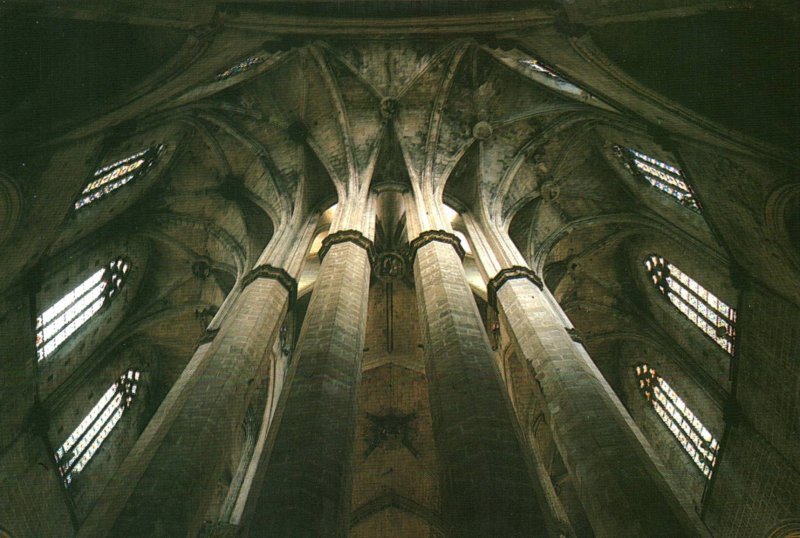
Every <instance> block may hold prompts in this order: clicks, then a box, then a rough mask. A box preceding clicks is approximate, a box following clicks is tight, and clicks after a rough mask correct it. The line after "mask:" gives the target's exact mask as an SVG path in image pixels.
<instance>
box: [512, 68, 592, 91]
mask: <svg viewBox="0 0 800 538" xmlns="http://www.w3.org/2000/svg"><path fill="white" fill-rule="evenodd" d="M517 62H518V63H519V65H521V66H523V67H525V68H526V69H528V70H529V72H530V73H531V74H532V75H534V78H536V77H537V76H538V77H540V79H543V80H545V81H549V82H550V83H549V84H548V85H550V86H552V87H554V88H556V89H558V90H561V91H564V92H566V93H570V94H573V95H575V96H578V97H581V98H584V99H594V96H593V95H591V94H590V93H589V92H587V91H586V90H584V89H583V88H580V87H578V86H576V85H575V84H573V83H571V82H569V81H567V80H565V79H564V77H562V76H561V75H559V74H558V72H557V71H556V70H555V69H553V68H552V67H550V66H549V65H547V64H546V63H544V62H542V61H541V60H536V59H534V58H520V59H518V60H517Z"/></svg>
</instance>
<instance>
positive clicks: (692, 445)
mask: <svg viewBox="0 0 800 538" xmlns="http://www.w3.org/2000/svg"><path fill="white" fill-rule="evenodd" d="M635 371H636V378H637V380H638V381H639V390H641V392H642V394H643V395H644V397H645V398H646V399H647V401H648V402H650V404H651V405H652V406H653V409H655V411H656V413H657V414H658V416H659V418H660V419H661V420H662V422H664V424H666V426H667V428H668V429H669V431H670V432H671V433H672V435H673V436H674V437H675V439H677V440H678V442H679V443H680V444H681V446H682V447H683V449H684V451H686V453H687V454H688V455H689V457H691V458H692V461H693V462H694V464H695V465H697V467H698V468H699V469H700V471H701V472H702V473H703V475H704V476H705V477H706V478H709V479H710V478H711V475H712V474H713V472H714V464H715V463H716V461H717V453H718V452H719V442H718V441H717V439H716V438H715V437H714V436H713V435H712V434H711V432H710V431H709V430H708V428H706V427H705V426H704V425H703V423H702V422H701V421H700V419H699V418H698V417H697V415H695V414H694V413H693V412H692V410H691V409H689V407H688V406H687V405H686V404H685V403H684V401H683V399H681V397H680V396H678V394H677V393H676V392H675V391H674V390H673V389H672V387H670V385H669V383H667V381H666V380H665V379H664V378H663V377H661V376H660V375H658V373H657V372H656V370H655V368H652V367H650V366H648V365H647V364H644V363H643V364H640V365H638V366H636V368H635Z"/></svg>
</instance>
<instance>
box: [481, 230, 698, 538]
mask: <svg viewBox="0 0 800 538" xmlns="http://www.w3.org/2000/svg"><path fill="white" fill-rule="evenodd" d="M465 221H466V222H467V225H468V231H469V233H470V237H471V238H472V239H473V248H474V250H475V253H476V256H477V257H478V260H479V263H480V265H481V266H482V271H483V272H484V274H487V275H492V274H493V275H494V276H493V277H491V278H490V279H489V282H488V285H487V289H488V296H489V302H490V304H491V305H492V306H495V307H496V308H497V309H498V311H499V312H500V313H501V314H502V316H503V317H504V319H505V320H506V322H507V329H508V331H509V336H510V338H511V340H512V342H513V344H514V346H515V348H516V352H517V353H519V355H520V356H521V357H524V358H525V360H527V361H528V362H529V363H530V364H531V366H532V368H533V371H534V372H535V376H536V382H537V384H538V385H539V387H540V389H541V393H542V396H543V399H544V405H545V408H544V409H545V412H546V413H547V414H548V421H547V422H548V424H549V425H550V427H551V428H552V433H553V437H554V440H555V442H556V445H557V447H558V450H559V452H560V454H561V456H562V459H563V460H564V463H565V465H566V466H567V469H568V470H569V472H570V474H571V475H572V476H573V478H574V481H575V487H576V489H577V491H578V495H579V497H580V500H581V503H582V505H583V508H584V510H585V512H586V515H587V517H588V518H589V521H590V523H591V525H592V529H593V531H594V533H595V535H596V536H598V537H618V536H652V537H655V536H663V537H676V536H703V535H707V531H705V530H704V526H703V525H702V522H701V521H700V520H699V518H698V517H697V515H696V514H694V513H693V512H691V510H687V509H686V508H685V507H684V506H682V505H681V503H680V501H679V500H678V499H677V498H676V496H675V495H674V494H673V492H672V491H671V490H670V488H669V486H668V485H667V482H666V480H665V478H664V476H663V475H662V473H661V472H660V466H661V464H660V463H659V462H658V460H657V457H656V456H655V454H654V453H653V451H652V449H651V448H650V447H649V445H648V444H647V441H646V440H645V439H644V437H643V436H642V434H641V432H640V431H639V429H638V427H637V426H636V425H635V424H634V423H633V420H632V419H631V417H630V415H628V413H627V412H626V411H625V409H624V407H623V406H622V403H621V402H620V401H619V399H618V398H617V396H616V395H615V394H614V392H613V390H612V389H611V387H610V386H609V385H608V383H607V382H606V381H605V379H604V378H603V376H602V374H601V373H600V371H599V370H598V369H597V367H596V366H595V365H594V363H593V362H592V360H591V359H590V357H589V355H588V354H587V353H586V351H585V349H584V348H583V346H582V345H581V344H580V343H578V342H576V341H574V340H573V338H577V337H576V336H574V330H572V329H571V328H570V330H569V331H568V330H567V327H566V326H565V320H566V316H564V315H563V313H562V316H559V315H558V312H557V310H556V309H557V308H558V305H557V304H555V301H554V300H551V298H549V297H547V296H546V294H547V293H548V292H547V291H546V290H544V287H543V284H542V281H541V279H540V278H539V277H538V275H536V274H535V273H534V272H533V271H532V270H531V269H530V268H528V267H527V266H526V265H525V262H524V260H523V259H522V256H521V254H519V252H518V251H517V250H516V247H515V246H514V245H513V243H512V242H511V240H510V239H509V238H508V236H507V235H505V234H504V233H503V232H500V231H498V230H496V229H493V228H492V227H491V226H489V225H484V224H483V223H480V224H478V223H476V222H475V221H474V220H472V219H470V218H466V219H465ZM567 323H568V322H567Z"/></svg>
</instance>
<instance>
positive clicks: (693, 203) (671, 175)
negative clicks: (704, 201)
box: [614, 146, 701, 213]
mask: <svg viewBox="0 0 800 538" xmlns="http://www.w3.org/2000/svg"><path fill="white" fill-rule="evenodd" d="M614 152H615V153H616V154H617V156H618V157H620V158H621V159H622V161H623V162H624V163H625V167H626V168H628V170H630V172H631V173H632V174H633V175H634V176H636V177H638V178H641V179H643V180H644V181H647V182H648V183H649V184H650V185H652V186H653V187H655V188H656V189H658V190H660V191H661V192H664V193H666V194H668V195H670V196H672V197H673V198H674V199H675V200H676V201H677V202H678V203H680V204H681V205H682V206H684V207H688V208H689V209H691V210H692V211H696V212H697V213H699V212H700V210H701V207H700V203H699V202H698V201H697V199H696V198H695V195H694V190H693V189H692V187H691V185H689V184H688V183H687V182H686V178H685V177H684V174H683V172H681V170H680V169H679V168H676V167H675V166H672V165H671V164H668V163H665V162H662V161H659V160H658V159H654V158H653V157H650V156H649V155H645V154H644V153H642V152H640V151H637V150H635V149H631V148H624V147H622V146H614Z"/></svg>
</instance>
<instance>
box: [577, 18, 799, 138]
mask: <svg viewBox="0 0 800 538" xmlns="http://www.w3.org/2000/svg"><path fill="white" fill-rule="evenodd" d="M591 35H592V37H593V39H594V40H595V42H596V43H597V45H598V46H599V47H600V48H601V49H602V50H603V52H604V53H605V54H606V55H608V57H609V58H610V59H611V60H612V61H614V62H615V63H617V65H619V66H620V67H621V68H622V69H624V70H625V71H626V72H627V73H628V75H630V76H631V77H633V78H634V79H637V80H638V81H639V82H641V83H642V84H644V85H646V86H648V87H649V88H651V89H653V90H655V91H657V92H659V93H661V94H663V95H665V96H666V97H668V98H670V99H673V100H674V101H676V102H678V103H680V104H681V105H683V106H686V107H687V108H690V109H692V110H694V111H695V112H697V113H699V114H702V115H705V116H707V117H708V118H710V119H712V120H715V121H718V122H719V123H721V124H723V125H725V126H726V127H729V128H732V129H736V130H738V131H740V132H742V133H745V134H748V135H751V136H755V137H756V138H761V139H764V140H768V141H770V142H772V143H775V144H779V145H782V146H789V147H797V145H798V143H800V95H799V94H798V88H800V70H798V68H797V66H798V64H800V39H798V36H800V33H798V29H797V28H796V26H792V24H791V23H790V22H787V21H785V20H782V19H780V18H779V17H777V16H776V15H769V14H761V13H758V12H752V11H751V12H734V13H719V12H716V13H709V14H705V15H701V16H697V17H689V18H681V19H661V20H650V21H642V22H625V23H618V24H611V25H608V26H603V27H599V28H594V29H592V30H591Z"/></svg>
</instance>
